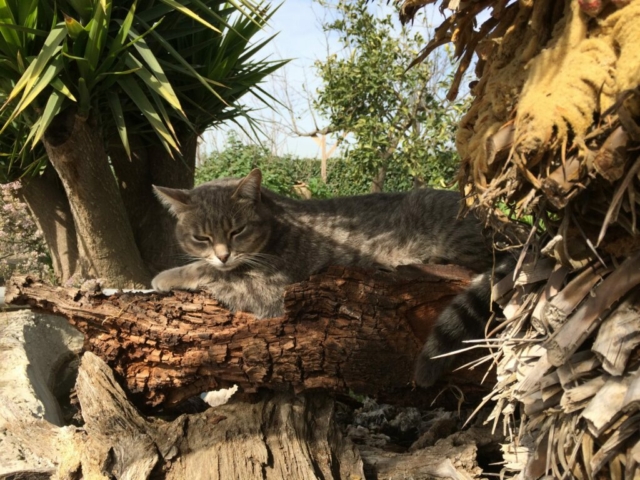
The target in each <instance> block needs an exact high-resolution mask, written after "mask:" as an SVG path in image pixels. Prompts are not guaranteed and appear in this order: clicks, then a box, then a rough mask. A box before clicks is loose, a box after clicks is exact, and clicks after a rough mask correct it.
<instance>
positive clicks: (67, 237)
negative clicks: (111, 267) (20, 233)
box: [19, 166, 95, 283]
mask: <svg viewBox="0 0 640 480" xmlns="http://www.w3.org/2000/svg"><path fill="white" fill-rule="evenodd" d="M19 194H20V197H21V198H22V200H23V201H24V202H25V203H26V204H27V205H28V207H29V210H30V211H31V214H32V215H33V217H34V219H35V221H36V222H37V224H38V227H39V228H40V230H41V231H42V234H43V236H44V239H45V242H46V243H47V246H48V247H49V252H50V254H51V259H52V262H53V270H54V272H55V274H56V278H57V279H58V281H59V282H61V283H64V282H65V281H67V280H68V279H69V278H70V277H71V276H73V275H77V276H79V277H84V278H88V277H90V276H95V272H92V271H91V266H90V265H89V264H88V263H87V262H86V260H85V258H84V256H82V255H80V253H79V250H78V242H77V238H76V227H75V225H74V223H73V216H72V215H71V208H70V207H69V201H68V200H67V196H66V194H65V192H64V188H62V183H61V182H60V178H59V177H58V174H57V173H56V171H55V170H54V169H53V167H51V166H47V168H46V169H45V171H44V173H43V174H42V175H40V176H36V177H32V178H30V179H28V180H26V181H24V183H23V185H22V188H21V189H20V192H19Z"/></svg>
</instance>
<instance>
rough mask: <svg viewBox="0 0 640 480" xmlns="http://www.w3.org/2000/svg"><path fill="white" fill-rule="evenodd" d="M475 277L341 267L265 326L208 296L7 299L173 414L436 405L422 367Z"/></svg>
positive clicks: (16, 288) (46, 291) (22, 288)
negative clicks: (271, 404)
mask: <svg viewBox="0 0 640 480" xmlns="http://www.w3.org/2000/svg"><path fill="white" fill-rule="evenodd" d="M470 278H471V274H469V272H467V271H466V270H464V269H460V268H458V267H454V266H451V265H447V266H444V265H429V266H422V265H421V266H416V267H414V268H410V267H405V268H401V269H399V271H397V272H394V273H388V272H378V271H367V270H362V269H357V268H349V269H347V268H342V267H332V268H330V269H329V270H328V271H327V272H326V273H324V274H322V275H317V276H314V277H312V278H311V279H310V280H308V281H305V282H302V283H299V284H296V285H292V286H291V287H290V288H289V289H288V291H287V292H286V294H285V304H286V314H285V316H284V317H279V318H272V319H262V320H258V319H256V318H255V317H253V316H252V315H250V314H247V313H237V314H232V313H230V312H229V311H227V310H225V309H224V308H222V307H221V306H220V305H219V304H218V303H217V302H216V301H215V300H212V299H211V298H209V297H208V296H207V295H205V294H203V293H188V292H175V293H174V295H169V296H167V295H159V294H156V293H153V294H126V293H125V294H119V295H113V296H111V297H104V296H102V295H95V294H91V293H88V292H84V293H82V292H81V291H79V290H77V289H62V288H54V287H48V286H46V285H43V284H42V283H39V282H35V281H33V280H31V279H29V278H26V279H25V278H24V277H22V278H14V279H13V280H12V281H11V283H10V285H9V288H8V290H7V294H6V298H7V302H13V303H16V304H29V305H31V306H32V307H34V308H36V309H42V310H45V311H52V312H55V313H58V314H62V315H64V316H66V317H67V318H68V319H69V321H70V322H71V323H72V324H73V325H75V326H76V327H77V328H78V329H79V330H80V331H82V332H83V333H84V334H85V337H86V340H87V346H88V347H89V348H90V349H91V351H93V352H94V353H96V354H97V355H99V356H100V357H102V358H103V359H105V360H106V361H107V362H108V363H109V364H110V365H111V366H112V367H113V368H114V369H115V370H116V372H118V373H119V374H120V375H121V377H122V380H123V382H124V383H125V384H126V385H127V388H128V390H129V391H130V392H131V393H132V394H133V397H132V398H133V399H134V400H135V401H136V402H137V403H138V404H139V405H146V406H147V407H158V406H163V407H165V408H166V407H171V406H175V405H177V404H179V403H180V402H182V401H183V400H185V399H188V398H190V397H192V396H194V395H197V394H199V393H201V392H203V391H208V390H212V389H215V388H219V387H221V386H222V387H224V386H227V385H230V384H237V385H238V386H239V387H240V388H241V389H243V390H244V391H245V392H252V391H256V390H257V389H258V388H260V387H267V388H270V389H274V390H282V389H285V390H288V389H293V390H295V391H296V392H300V391H304V390H308V389H317V388H323V389H326V390H330V391H334V392H338V393H345V394H346V393H348V392H350V391H354V392H357V393H363V394H368V395H376V396H378V397H379V398H380V399H383V400H385V401H387V402H389V403H396V404H406V403H407V402H412V403H413V404H425V403H424V402H427V404H428V403H430V402H431V401H432V400H433V399H434V398H435V397H436V396H437V395H438V394H439V389H430V390H428V391H423V390H420V389H415V388H414V387H413V365H414V362H415V359H416V358H417V356H418V353H419V352H420V350H421V347H422V345H423V344H424V341H425V340H426V338H427V336H428V334H429V332H430V330H431V327H432V325H433V322H434V321H435V319H436V318H437V316H438V314H439V312H440V311H441V310H442V309H443V308H445V307H446V305H447V304H448V303H449V302H450V301H451V299H452V298H453V296H455V295H456V294H458V293H459V292H460V291H461V290H463V289H464V288H465V287H466V285H467V284H468V282H469V281H470ZM483 375H484V371H483V370H482V369H480V371H478V372H457V373H456V380H457V381H458V382H462V386H461V388H462V390H463V391H464V393H465V396H466V397H467V399H469V400H473V399H478V398H480V397H481V396H482V395H484V394H485V393H486V387H479V383H480V380H481V379H482V377H483ZM465 382H467V384H466V385H465V384H464V383H465ZM439 400H440V401H442V402H443V403H448V402H451V401H454V402H455V400H452V398H451V397H450V396H449V397H448V396H447V395H446V394H445V395H442V396H440V398H439Z"/></svg>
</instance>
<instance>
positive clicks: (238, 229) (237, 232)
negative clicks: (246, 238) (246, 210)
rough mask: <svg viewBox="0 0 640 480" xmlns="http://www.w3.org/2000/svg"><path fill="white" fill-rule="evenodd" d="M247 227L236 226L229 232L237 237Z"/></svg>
mask: <svg viewBox="0 0 640 480" xmlns="http://www.w3.org/2000/svg"><path fill="white" fill-rule="evenodd" d="M245 228H247V226H246V225H245V226H243V227H240V228H236V229H235V230H231V232H229V235H230V236H231V237H235V236H236V235H240V234H241V233H242V232H244V229H245Z"/></svg>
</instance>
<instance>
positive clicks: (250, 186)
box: [232, 168, 262, 203]
mask: <svg viewBox="0 0 640 480" xmlns="http://www.w3.org/2000/svg"><path fill="white" fill-rule="evenodd" d="M261 183H262V172H261V171H260V169H259V168H254V169H253V170H251V171H250V172H249V175H247V176H246V177H244V178H243V179H242V180H240V183H239V184H238V186H237V188H236V191H235V192H233V195H232V198H244V199H246V200H251V201H252V202H255V203H258V202H259V201H260V184H261Z"/></svg>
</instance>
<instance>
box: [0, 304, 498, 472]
mask: <svg viewBox="0 0 640 480" xmlns="http://www.w3.org/2000/svg"><path fill="white" fill-rule="evenodd" d="M0 330H3V333H4V336H2V337H0V340H2V342H1V343H2V345H1V346H2V348H0V370H3V373H4V374H6V375H8V376H9V377H8V378H9V380H10V381H9V382H4V383H5V384H6V385H0V404H2V405H5V406H7V408H4V409H3V410H2V411H1V412H0V444H2V446H3V448H2V450H1V451H0V478H5V477H6V478H50V477H53V478H59V479H69V480H71V479H77V478H92V479H107V478H122V479H128V478H130V479H141V480H142V479H146V478H164V479H169V480H170V479H183V478H189V479H191V478H194V479H195V478H202V479H227V478H241V479H247V480H252V479H255V480H269V479H282V478H295V479H308V480H315V479H325V480H329V479H334V480H337V479H362V478H380V479H382V478H397V476H398V475H401V476H403V478H404V477H406V478H420V479H425V480H429V479H434V478H443V477H447V478H453V479H461V480H469V479H470V478H476V477H478V476H479V475H480V474H481V473H482V469H481V468H480V467H479V466H478V459H480V458H481V457H482V455H484V454H487V453H488V452H489V450H488V448H489V449H491V448H495V444H496V442H497V441H499V439H497V438H495V437H493V436H492V435H491V433H490V428H488V427H472V428H471V429H470V430H468V431H465V432H460V433H453V434H451V433H452V429H453V428H454V427H455V425H456V423H457V421H456V419H455V417H456V415H455V414H453V413H445V412H433V415H431V416H429V417H428V419H426V421H423V418H422V417H421V415H420V414H419V413H414V412H412V410H415V409H411V408H409V409H398V411H397V412H395V413H393V412H392V411H391V410H393V409H391V410H389V408H391V407H390V406H389V405H387V406H385V407H382V406H380V408H384V409H385V410H384V411H385V412H386V413H385V414H383V417H384V418H387V419H388V420H389V421H390V422H391V423H394V424H395V425H396V427H398V428H400V424H399V423H397V422H398V421H400V422H402V425H403V427H402V429H403V431H406V432H408V431H411V430H412V429H422V428H425V427H426V428H427V431H426V433H425V435H426V436H429V437H430V438H431V440H430V441H428V440H426V439H425V438H424V435H423V438H422V439H421V441H420V442H417V443H420V445H418V444H417V443H416V444H415V445H414V446H412V447H411V453H394V452H392V451H390V449H389V445H387V444H386V442H383V444H382V445H381V447H383V448H378V447H376V446H374V445H372V444H371V443H370V442H369V441H368V440H367V439H369V440H370V439H373V438H374V437H375V436H376V434H375V433H374V431H375V428H374V425H378V424H379V423H378V422H379V421H380V419H381V418H380V417H379V416H378V414H376V415H375V416H374V417H368V416H367V415H370V414H371V413H372V410H366V411H361V412H360V413H358V414H357V417H358V418H359V419H360V423H358V426H357V427H356V426H355V424H350V425H349V426H348V427H347V429H346V430H347V432H346V435H345V434H344V433H343V432H344V428H343V427H345V421H348V418H349V417H348V409H346V406H345V405H344V404H343V405H340V404H338V403H337V402H335V401H334V400H333V399H332V398H331V396H330V395H328V394H327V393H326V392H317V391H314V392H307V393H302V394H300V395H293V394H291V393H283V392H279V393H276V392H268V391H262V392H260V393H259V394H257V395H254V396H252V398H251V400H252V401H250V402H247V401H244V400H243V399H241V398H237V397H234V398H232V400H231V402H230V403H228V404H226V405H222V406H218V407H215V408H210V409H208V410H206V411H204V412H200V413H195V414H189V415H184V414H183V415H179V416H178V415H175V414H174V415H167V416H163V418H159V417H152V416H145V415H143V414H142V413H140V411H139V410H137V409H136V408H135V407H134V406H133V405H132V404H131V402H130V401H129V399H128V398H127V396H126V394H125V392H124V390H123V389H122V388H121V387H120V386H119V385H118V382H117V381H116V378H115V376H114V373H113V371H112V370H111V369H110V368H109V367H108V366H107V365H106V363H105V362H104V361H102V360H101V359H100V358H98V357H97V356H95V355H93V354H92V353H86V354H84V356H83V357H82V359H81V361H80V365H79V368H78V374H77V381H76V392H77V399H78V404H79V406H80V407H81V414H82V419H83V421H82V423H81V425H77V426H62V422H61V420H62V419H60V418H58V417H55V415H54V416H52V415H51V413H55V411H56V410H57V405H56V401H55V399H56V398H58V396H55V397H54V395H52V394H53V393H54V392H53V391H50V390H49V388H50V387H52V386H55V387H56V389H57V387H58V386H59V384H60V378H59V376H58V375H59V374H60V371H59V368H58V367H57V366H56V365H58V364H59V363H60V362H59V361H56V360H55V359H56V358H57V359H67V358H68V355H69V354H71V353H72V352H71V351H70V350H69V349H70V348H73V349H74V351H77V347H79V346H81V335H79V334H77V332H75V334H74V330H73V329H72V328H71V327H70V326H69V325H67V324H66V322H65V321H64V320H63V319H61V318H59V317H55V316H51V315H39V314H33V313H31V312H29V311H26V310H24V311H22V312H14V313H11V314H0ZM67 333H69V334H73V335H74V336H72V337H69V338H67V337H68V335H67ZM79 337H80V338H79ZM79 341H80V343H79ZM43 342H45V344H44V345H43ZM47 342H48V343H49V345H48V346H47V345H46V343H47ZM26 365H28V367H26ZM28 370H30V373H27V372H28ZM6 375H5V376H6ZM3 378H4V377H3ZM69 388H70V387H69ZM56 395H57V394H56ZM67 396H68V391H67ZM62 397H65V396H64V395H63V396H62ZM62 397H60V398H61V399H62ZM65 398H66V397H65ZM372 405H373V404H372ZM371 408H374V409H375V408H377V407H376V406H371ZM373 411H375V410H373ZM338 417H339V418H340V421H338ZM355 417H356V414H355V413H354V419H353V421H354V422H355V421H356V420H355ZM65 418H66V417H65ZM367 418H368V419H369V420H370V422H373V423H368V422H367V421H366V419H367ZM447 421H449V423H451V421H452V422H453V423H452V424H450V425H449V427H448V428H440V427H438V426H437V425H436V424H438V422H440V424H442V423H443V422H445V423H446V422H447ZM51 422H53V423H51ZM363 422H364V423H363ZM434 422H435V423H434ZM362 425H366V428H363V427H362ZM387 426H389V424H388V425H387ZM354 429H355V430H356V431H357V433H358V435H356V436H355V438H354V436H353V435H352V433H350V432H352V431H353V430H354ZM382 436H384V435H382ZM378 437H380V435H378ZM441 438H442V440H441V441H440V440H439V439H441ZM387 440H388V437H387ZM422 440H424V441H422ZM436 440H439V441H437V443H436ZM362 442H364V443H362ZM434 443H435V445H434ZM397 449H398V446H396V447H394V450H397ZM483 452H484V453H483Z"/></svg>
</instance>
